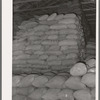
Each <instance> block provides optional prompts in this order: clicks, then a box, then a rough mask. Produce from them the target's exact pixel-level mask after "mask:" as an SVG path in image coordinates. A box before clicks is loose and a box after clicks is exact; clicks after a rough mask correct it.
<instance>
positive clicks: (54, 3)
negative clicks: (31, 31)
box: [13, 0, 96, 36]
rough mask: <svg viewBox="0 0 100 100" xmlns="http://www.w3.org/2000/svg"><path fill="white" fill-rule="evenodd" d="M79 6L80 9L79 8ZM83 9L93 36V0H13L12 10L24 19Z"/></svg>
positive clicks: (94, 23)
mask: <svg viewBox="0 0 100 100" xmlns="http://www.w3.org/2000/svg"><path fill="white" fill-rule="evenodd" d="M79 8H80V9H79ZM81 10H82V11H83V13H84V15H85V18H86V20H87V23H88V24H89V26H90V29H91V34H92V35H93V36H95V25H96V3H95V1H94V0H14V1H13V12H14V14H20V15H22V16H24V17H25V18H26V19H28V18H31V17H33V16H35V15H42V14H50V13H53V12H56V11H58V13H66V12H77V14H81Z"/></svg>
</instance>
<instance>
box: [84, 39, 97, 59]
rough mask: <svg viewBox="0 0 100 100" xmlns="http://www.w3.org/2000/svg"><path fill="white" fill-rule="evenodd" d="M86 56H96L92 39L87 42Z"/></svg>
mask: <svg viewBox="0 0 100 100" xmlns="http://www.w3.org/2000/svg"><path fill="white" fill-rule="evenodd" d="M86 56H87V57H89V56H92V57H95V56H96V43H95V40H94V39H90V41H88V42H87V45H86Z"/></svg>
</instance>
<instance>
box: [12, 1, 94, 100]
mask: <svg viewBox="0 0 100 100" xmlns="http://www.w3.org/2000/svg"><path fill="white" fill-rule="evenodd" d="M12 66H13V68H12V74H13V76H12V100H95V98H96V96H95V84H96V83H95V73H96V0H13V63H12Z"/></svg>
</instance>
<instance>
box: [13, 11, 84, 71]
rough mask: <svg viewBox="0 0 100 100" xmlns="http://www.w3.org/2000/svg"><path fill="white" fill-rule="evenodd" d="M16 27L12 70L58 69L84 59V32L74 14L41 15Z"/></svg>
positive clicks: (68, 66)
mask: <svg viewBox="0 0 100 100" xmlns="http://www.w3.org/2000/svg"><path fill="white" fill-rule="evenodd" d="M19 28H20V31H19V32H17V36H16V37H15V40H14V41H13V68H14V70H17V71H18V70H19V71H28V70H29V71H32V70H34V69H37V70H39V69H41V70H46V69H47V70H61V69H66V68H70V66H72V65H73V64H75V63H76V62H77V61H79V60H82V59H83V58H84V52H85V42H84V33H83V29H82V26H81V21H80V19H79V18H78V17H77V16H76V15H75V14H65V15H64V14H60V15H57V14H56V13H53V14H51V15H50V16H49V15H43V16H41V17H39V18H37V19H36V20H34V19H33V20H32V19H31V20H30V21H25V22H23V23H22V24H21V25H20V26H19ZM30 68H31V69H30ZM21 69H22V70H21ZM26 69H27V70H26Z"/></svg>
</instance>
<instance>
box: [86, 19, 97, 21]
mask: <svg viewBox="0 0 100 100" xmlns="http://www.w3.org/2000/svg"><path fill="white" fill-rule="evenodd" d="M87 20H88V21H95V20H96V19H87Z"/></svg>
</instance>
